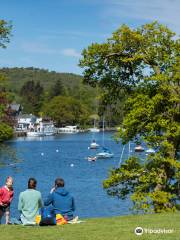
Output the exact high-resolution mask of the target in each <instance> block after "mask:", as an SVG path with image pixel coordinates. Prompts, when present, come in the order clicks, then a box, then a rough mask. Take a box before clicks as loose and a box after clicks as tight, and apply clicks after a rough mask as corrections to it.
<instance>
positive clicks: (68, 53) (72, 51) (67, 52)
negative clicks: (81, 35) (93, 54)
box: [62, 48, 81, 57]
mask: <svg viewBox="0 0 180 240" xmlns="http://www.w3.org/2000/svg"><path fill="white" fill-rule="evenodd" d="M62 54H63V55H64V56H68V57H80V56H81V54H80V53H79V52H77V51H76V50H75V49H74V48H65V49H63V50H62Z"/></svg>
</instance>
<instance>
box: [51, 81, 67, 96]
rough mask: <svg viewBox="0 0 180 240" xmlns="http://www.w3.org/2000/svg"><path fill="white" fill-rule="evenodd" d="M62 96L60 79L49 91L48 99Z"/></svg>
mask: <svg viewBox="0 0 180 240" xmlns="http://www.w3.org/2000/svg"><path fill="white" fill-rule="evenodd" d="M63 94H64V87H63V84H62V81H61V79H58V80H57V81H56V82H55V84H54V85H53V86H52V88H51V89H50V98H53V97H56V96H59V95H63Z"/></svg>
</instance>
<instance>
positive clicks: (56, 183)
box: [55, 178, 64, 187]
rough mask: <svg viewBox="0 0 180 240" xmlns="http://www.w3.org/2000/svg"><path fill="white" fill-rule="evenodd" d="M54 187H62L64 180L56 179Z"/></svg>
mask: <svg viewBox="0 0 180 240" xmlns="http://www.w3.org/2000/svg"><path fill="white" fill-rule="evenodd" d="M55 187H64V180H63V179H62V178H56V180H55Z"/></svg>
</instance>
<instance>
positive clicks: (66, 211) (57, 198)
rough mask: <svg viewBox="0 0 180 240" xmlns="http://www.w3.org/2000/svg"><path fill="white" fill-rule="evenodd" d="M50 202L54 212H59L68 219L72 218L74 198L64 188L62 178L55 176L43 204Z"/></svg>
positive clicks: (47, 204)
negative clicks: (52, 186)
mask: <svg viewBox="0 0 180 240" xmlns="http://www.w3.org/2000/svg"><path fill="white" fill-rule="evenodd" d="M50 204H52V206H53V209H54V211H55V214H58V213H60V214H61V215H63V217H65V218H67V220H68V221H70V220H72V219H73V212H74V211H75V203H74V198H73V197H72V196H71V194H70V193H69V192H68V191H67V190H66V189H65V188H64V180H63V179H62V178H57V179H56V180H55V187H54V188H52V189H51V192H50V194H49V196H48V197H47V199H46V200H45V202H44V205H45V206H49V205H50Z"/></svg>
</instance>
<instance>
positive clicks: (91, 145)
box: [89, 140, 99, 149]
mask: <svg viewBox="0 0 180 240" xmlns="http://www.w3.org/2000/svg"><path fill="white" fill-rule="evenodd" d="M97 148H99V144H97V143H96V142H95V140H94V141H93V142H92V143H91V144H90V147H89V149H97Z"/></svg>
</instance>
